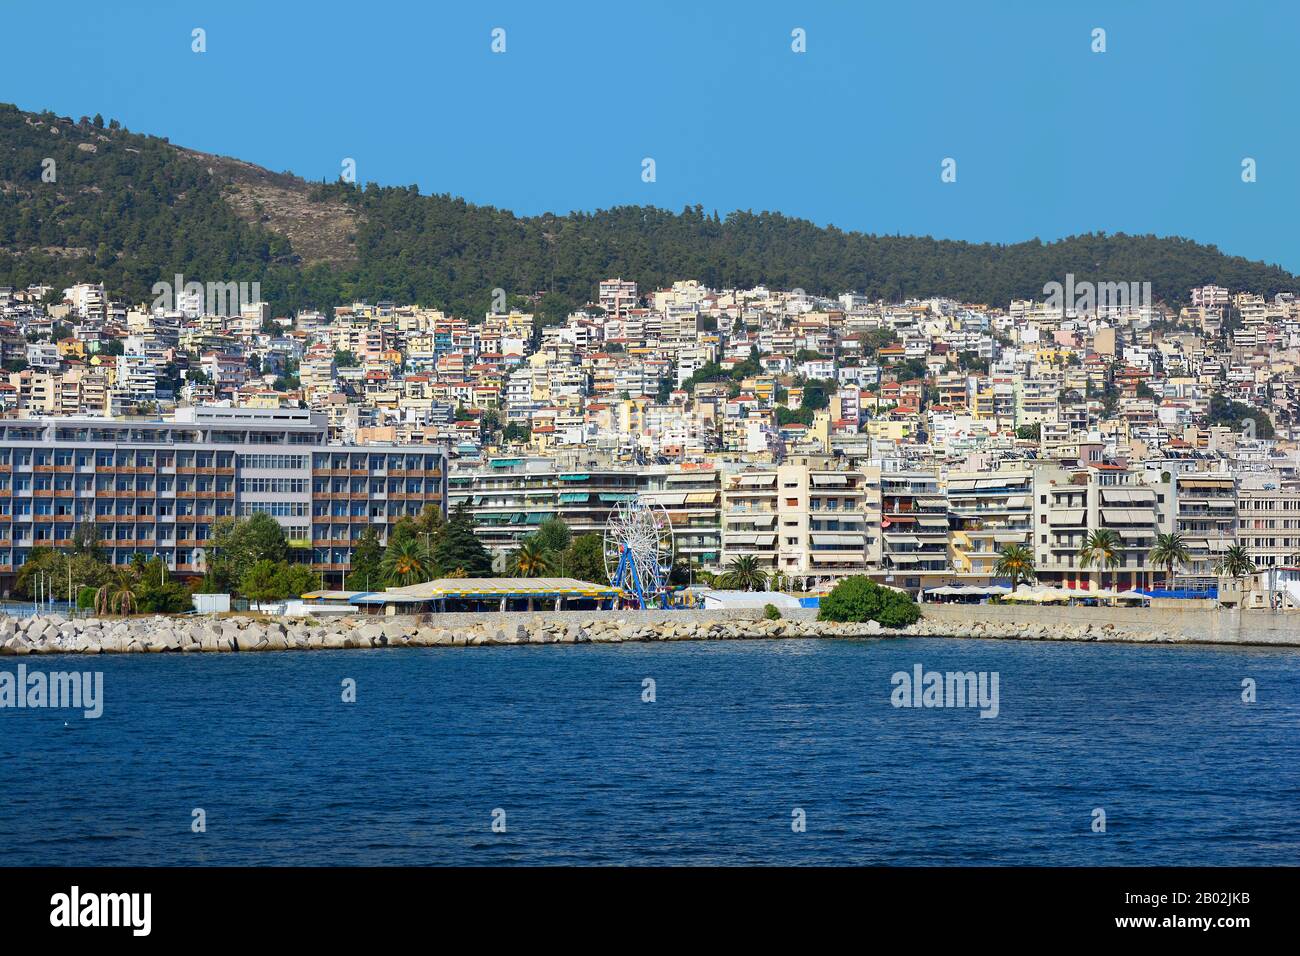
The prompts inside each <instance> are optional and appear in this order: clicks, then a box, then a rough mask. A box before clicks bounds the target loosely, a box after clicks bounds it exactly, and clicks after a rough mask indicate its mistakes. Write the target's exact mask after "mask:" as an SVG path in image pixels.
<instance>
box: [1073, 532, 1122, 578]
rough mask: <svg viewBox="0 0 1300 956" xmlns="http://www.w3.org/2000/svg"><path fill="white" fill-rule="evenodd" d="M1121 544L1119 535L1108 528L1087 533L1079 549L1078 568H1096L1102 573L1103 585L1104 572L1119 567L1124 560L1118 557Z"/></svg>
mask: <svg viewBox="0 0 1300 956" xmlns="http://www.w3.org/2000/svg"><path fill="white" fill-rule="evenodd" d="M1121 547H1122V545H1121V543H1120V540H1119V535H1118V534H1116V533H1115V532H1114V531H1112V530H1111V529H1110V528H1098V529H1097V530H1096V531H1090V532H1088V535H1087V537H1085V538H1084V539H1083V546H1082V547H1080V548H1079V567H1081V568H1091V567H1096V568H1098V569H1099V570H1101V571H1102V572H1103V575H1102V577H1103V580H1102V585H1103V586H1104V585H1105V574H1104V572H1106V571H1109V570H1111V569H1112V568H1117V567H1119V566H1120V565H1121V564H1122V563H1123V561H1124V559H1123V558H1122V557H1121V556H1120V550H1121Z"/></svg>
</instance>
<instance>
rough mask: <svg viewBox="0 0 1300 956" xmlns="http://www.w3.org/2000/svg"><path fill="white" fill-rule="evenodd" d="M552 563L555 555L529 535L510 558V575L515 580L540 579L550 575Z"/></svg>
mask: <svg viewBox="0 0 1300 956" xmlns="http://www.w3.org/2000/svg"><path fill="white" fill-rule="evenodd" d="M554 562H555V555H554V554H553V553H552V552H550V551H548V550H547V549H546V546H545V545H544V544H542V542H541V541H538V540H537V539H535V538H533V537H532V536H531V535H529V536H528V537H527V538H524V540H523V541H520V542H519V549H518V550H517V551H515V553H514V554H512V555H511V556H510V573H511V574H512V575H513V576H514V577H517V578H540V577H543V576H545V575H546V574H549V573H550V571H551V567H552V565H553V564H554Z"/></svg>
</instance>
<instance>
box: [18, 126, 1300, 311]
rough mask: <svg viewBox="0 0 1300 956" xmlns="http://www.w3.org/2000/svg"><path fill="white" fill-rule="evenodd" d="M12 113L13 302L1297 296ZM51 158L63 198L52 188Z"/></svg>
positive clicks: (1146, 264) (1236, 271) (1071, 250)
mask: <svg viewBox="0 0 1300 956" xmlns="http://www.w3.org/2000/svg"><path fill="white" fill-rule="evenodd" d="M115 126H116V124H115V123H113V122H111V121H110V122H108V123H105V122H104V121H103V120H102V119H101V118H100V117H95V118H93V119H89V118H83V119H82V120H79V121H73V120H71V119H69V118H59V117H56V116H54V115H53V114H51V113H44V114H33V113H25V112H22V111H20V110H18V109H17V108H16V107H13V106H7V105H0V285H27V284H29V283H33V282H47V283H50V284H53V285H55V286H58V287H62V286H63V285H66V284H68V283H71V282H73V281H77V280H81V281H86V280H93V281H102V282H104V283H105V285H107V286H108V287H109V288H110V290H111V291H113V292H114V293H116V294H119V295H125V296H127V297H129V298H132V299H136V300H140V301H146V300H148V299H149V298H151V296H150V291H149V290H150V288H151V286H152V285H153V283H155V282H157V281H159V280H160V279H170V278H171V276H173V275H174V274H175V273H178V272H179V273H182V274H184V275H185V276H186V278H187V279H193V280H198V281H204V282H206V281H231V280H241V281H260V282H261V284H262V292H263V294H264V296H265V297H267V298H268V299H270V301H271V302H272V304H273V306H274V307H275V309H276V311H277V312H278V313H283V312H285V311H287V310H290V309H296V308H302V307H307V306H315V307H321V308H325V307H329V306H331V305H335V304H338V303H341V302H347V301H351V300H352V299H354V298H357V299H368V300H371V301H374V300H377V299H385V298H386V299H392V300H394V301H398V302H418V303H421V304H424V305H430V306H438V307H442V308H446V309H449V310H451V311H454V312H458V313H461V314H468V315H471V316H473V315H476V314H480V313H482V312H484V311H486V310H487V308H488V305H489V302H490V300H491V296H492V290H493V289H494V288H498V287H499V288H502V289H505V290H506V291H507V292H508V293H509V294H510V295H512V296H524V295H532V294H534V293H538V292H543V293H547V294H546V295H545V296H544V297H543V299H542V304H541V308H542V310H543V311H544V312H545V313H547V314H550V315H560V314H563V312H564V311H565V310H567V309H569V308H571V307H573V306H575V305H578V304H581V303H583V302H586V301H587V300H588V299H589V298H591V297H592V296H593V295H594V292H595V285H596V283H597V282H598V281H599V280H600V279H602V278H605V277H610V276H621V277H623V278H626V279H632V280H635V281H636V282H637V283H638V284H640V286H641V287H642V288H647V287H653V286H658V285H662V284H665V283H669V282H671V281H673V280H675V279H681V278H698V279H700V280H702V281H704V282H705V283H707V284H709V285H712V286H734V285H739V286H752V285H756V284H759V283H765V284H767V285H769V286H771V287H774V288H787V289H788V288H802V289H805V290H807V291H809V292H814V293H826V294H837V293H840V292H846V291H858V292H862V293H865V294H867V295H869V296H872V297H883V298H886V299H895V300H896V299H900V298H903V297H906V296H913V295H948V296H953V297H956V298H960V299H964V300H967V301H972V302H984V303H991V304H997V305H1005V304H1006V303H1007V302H1008V301H1010V300H1011V299H1012V298H1017V297H1034V296H1037V297H1039V298H1041V297H1042V288H1043V284H1044V283H1045V282H1048V281H1051V280H1057V281H1063V280H1064V278H1065V275H1066V274H1067V273H1073V274H1074V275H1075V276H1076V277H1077V278H1078V279H1080V280H1084V279H1087V280H1091V281H1093V282H1104V281H1116V282H1133V281H1150V282H1151V283H1152V286H1153V289H1154V292H1155V295H1156V297H1157V298H1158V299H1162V300H1164V301H1166V302H1174V301H1180V300H1183V299H1185V297H1186V294H1187V290H1188V289H1190V288H1192V287H1193V286H1196V285H1201V284H1204V283H1207V282H1214V283H1217V284H1219V285H1223V286H1227V287H1228V288H1230V289H1234V290H1235V289H1248V290H1253V291H1258V292H1263V293H1267V294H1272V293H1274V292H1276V291H1279V290H1283V289H1293V290H1297V291H1300V280H1297V278H1296V277H1295V276H1293V275H1291V274H1290V273H1288V272H1286V271H1284V270H1282V269H1280V268H1278V267H1276V266H1268V265H1265V264H1263V263H1258V262H1251V261H1248V260H1246V259H1243V258H1240V257H1234V256H1226V255H1224V254H1223V253H1221V252H1219V250H1218V249H1216V248H1215V247H1214V246H1207V245H1202V244H1199V243H1195V242H1191V241H1188V240H1185V239H1178V238H1158V237H1155V236H1127V235H1081V236H1074V237H1071V238H1068V239H1064V240H1061V241H1058V242H1051V243H1044V242H1039V241H1037V240H1032V241H1028V242H1022V243H1016V244H1013V245H996V244H980V243H967V242H952V241H946V240H935V239H930V238H927V237H911V236H876V235H868V234H863V233H857V232H845V231H843V230H840V229H836V228H834V227H825V228H823V227H819V226H816V225H814V224H812V223H810V222H807V221H805V220H801V219H793V218H790V217H787V216H783V215H780V214H777V213H766V212H765V213H753V212H732V213H730V214H728V215H726V216H725V217H720V216H719V215H718V214H717V213H716V212H706V211H705V210H704V209H702V208H701V207H698V206H697V207H694V208H689V209H685V210H683V211H682V212H680V213H673V212H669V211H666V210H662V209H655V208H652V207H637V206H627V207H620V208H616V209H609V210H603V211H600V212H595V213H589V214H588V213H575V214H570V215H566V216H550V215H545V216H533V217H523V216H516V215H514V214H513V213H510V212H508V211H505V210H500V209H495V208H492V207H487V206H475V205H471V204H469V203H467V202H465V201H464V200H461V199H457V198H455V197H453V196H450V195H433V196H428V195H420V194H419V193H418V191H416V190H415V189H414V188H411V187H378V186H374V185H371V186H367V187H365V188H359V187H356V186H351V185H346V184H343V183H335V184H331V185H320V184H312V183H308V182H305V181H303V180H302V179H299V178H297V177H294V176H292V175H289V174H281V173H271V172H268V171H266V170H261V169H259V168H257V167H254V166H251V165H249V164H246V163H240V162H238V161H235V160H229V159H225V158H221V157H206V156H204V155H203V154H199V153H193V152H190V151H188V150H183V149H179V148H177V147H175V146H172V145H171V144H169V143H167V142H166V141H165V140H162V139H158V138H156V137H151V136H143V135H139V134H135V133H130V132H127V131H125V130H121V129H117V128H115ZM46 159H53V160H54V162H55V167H54V170H55V181H54V182H46V181H43V179H42V171H43V169H44V168H45V167H44V166H43V163H44V161H45V160H46Z"/></svg>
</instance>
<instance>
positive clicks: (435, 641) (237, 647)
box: [0, 605, 1300, 655]
mask: <svg viewBox="0 0 1300 956" xmlns="http://www.w3.org/2000/svg"><path fill="white" fill-rule="evenodd" d="M761 614H762V612H761V611H758V610H748V609H747V610H741V611H616V612H604V613H599V612H591V611H569V612H564V613H560V614H545V615H542V614H529V613H511V614H446V615H422V616H418V617H416V616H404V617H350V618H344V619H341V620H330V621H324V622H321V621H314V620H311V619H307V620H297V619H292V618H277V619H270V620H268V619H264V618H258V617H252V616H230V617H197V616H193V615H191V616H181V617H158V616H155V617H132V618H101V619H97V618H78V619H75V620H66V619H64V618H62V617H59V616H57V615H52V616H49V617H34V618H26V619H21V620H15V619H3V620H0V654H8V655H23V654H129V653H167V652H170V653H222V652H227V653H228V652H240V651H243V652H248V651H276V650H317V649H342V648H379V647H476V646H485V645H500V644H584V643H596V644H619V643H625V642H639V641H683V640H685V641H691V640H753V639H769V638H822V639H837V638H864V637H875V638H887V637H949V638H968V639H969V638H974V639H979V638H996V639H1013V640H1038V641H1051V640H1058V641H1097V642H1121V643H1165V644H1187V643H1210V644H1241V645H1265V646H1292V647H1300V615H1295V616H1294V617H1291V616H1287V615H1280V614H1272V613H1270V612H1251V611H1245V612H1240V611H1232V612H1229V611H1187V612H1177V611H1159V610H1152V609H1122V608H1114V609H1113V608H1069V609H1059V608H1057V609H1049V608H1038V607H1015V606H994V605H975V606H969V605H968V606H952V605H949V606H930V607H927V608H926V614H925V617H924V618H923V619H922V620H921V621H919V622H918V623H917V624H914V625H912V626H911V627H908V628H903V629H901V630H890V629H887V628H882V627H880V626H879V625H877V624H875V623H874V622H872V623H867V624H835V623H829V622H824V621H817V620H816V619H815V612H812V611H795V612H794V613H793V614H791V615H789V616H786V617H784V618H782V619H780V620H776V621H768V620H764V619H763V618H762V616H761Z"/></svg>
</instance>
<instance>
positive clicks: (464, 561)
mask: <svg viewBox="0 0 1300 956" xmlns="http://www.w3.org/2000/svg"><path fill="white" fill-rule="evenodd" d="M433 568H434V571H435V573H436V574H437V575H438V576H439V577H448V576H450V575H452V574H454V573H455V572H457V571H464V572H465V575H466V576H467V577H471V578H485V577H490V576H491V574H492V556H491V555H490V554H488V552H487V549H486V548H485V547H483V543H482V542H481V541H479V539H478V535H476V534H474V518H473V516H472V515H471V514H470V512H469V508H468V506H467V505H466V503H465V502H463V501H462V502H461V503H460V504H458V505H456V510H455V511H453V512H452V514H451V518H450V519H448V521H447V525H446V527H444V528H443V529H442V533H441V534H439V535H438V540H437V541H435V542H434V545H433Z"/></svg>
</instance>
